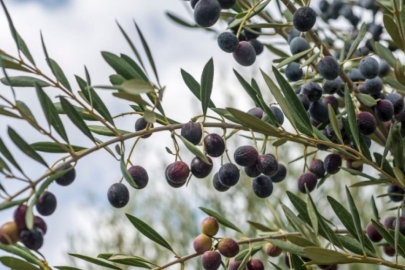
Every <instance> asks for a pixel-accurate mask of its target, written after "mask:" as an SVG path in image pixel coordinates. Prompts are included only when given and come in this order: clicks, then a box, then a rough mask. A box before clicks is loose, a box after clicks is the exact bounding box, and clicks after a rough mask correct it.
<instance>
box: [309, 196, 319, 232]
mask: <svg viewBox="0 0 405 270" xmlns="http://www.w3.org/2000/svg"><path fill="white" fill-rule="evenodd" d="M307 209H308V215H309V218H310V219H311V225H312V229H313V230H314V233H315V235H318V216H317V214H316V212H317V210H316V206H315V204H314V202H313V200H312V197H311V195H310V194H309V192H308V197H307Z"/></svg>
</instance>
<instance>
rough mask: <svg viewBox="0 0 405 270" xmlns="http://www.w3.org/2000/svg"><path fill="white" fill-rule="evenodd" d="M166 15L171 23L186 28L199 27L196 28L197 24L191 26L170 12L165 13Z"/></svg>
mask: <svg viewBox="0 0 405 270" xmlns="http://www.w3.org/2000/svg"><path fill="white" fill-rule="evenodd" d="M166 15H167V17H169V19H170V20H172V21H173V22H175V23H177V24H179V25H181V26H184V27H188V28H199V27H200V26H198V24H195V23H194V24H191V23H188V22H186V21H185V20H183V19H180V18H179V17H178V16H177V15H174V14H173V13H171V12H166Z"/></svg>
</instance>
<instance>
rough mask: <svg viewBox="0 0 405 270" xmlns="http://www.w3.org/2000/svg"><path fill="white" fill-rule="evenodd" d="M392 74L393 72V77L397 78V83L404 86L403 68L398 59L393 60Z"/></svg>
mask: <svg viewBox="0 0 405 270" xmlns="http://www.w3.org/2000/svg"><path fill="white" fill-rule="evenodd" d="M394 72H395V77H396V78H397V80H398V82H400V83H401V84H402V85H405V74H404V68H403V67H402V64H401V62H400V61H399V59H396V60H395V65H394Z"/></svg>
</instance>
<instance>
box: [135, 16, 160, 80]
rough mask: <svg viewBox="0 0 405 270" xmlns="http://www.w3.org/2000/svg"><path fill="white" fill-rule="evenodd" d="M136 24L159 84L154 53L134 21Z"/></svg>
mask: <svg viewBox="0 0 405 270" xmlns="http://www.w3.org/2000/svg"><path fill="white" fill-rule="evenodd" d="M134 24H135V27H136V30H137V31H138V35H139V37H140V38H141V42H142V45H143V49H144V50H145V53H146V56H147V57H148V60H149V64H150V65H151V67H152V70H153V73H154V74H155V77H156V80H157V82H158V83H159V75H158V72H157V70H156V66H155V61H154V60H153V56H152V53H151V51H150V49H149V46H148V43H147V42H146V40H145V38H144V36H143V34H142V32H141V29H139V27H138V25H137V24H136V22H135V21H134Z"/></svg>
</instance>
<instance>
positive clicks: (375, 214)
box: [371, 196, 380, 220]
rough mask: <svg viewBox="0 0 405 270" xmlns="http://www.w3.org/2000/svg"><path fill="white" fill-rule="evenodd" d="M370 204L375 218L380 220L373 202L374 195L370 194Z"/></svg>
mask: <svg viewBox="0 0 405 270" xmlns="http://www.w3.org/2000/svg"><path fill="white" fill-rule="evenodd" d="M371 206H372V207H373V214H374V218H375V219H376V220H380V215H379V214H378V207H377V204H376V203H375V200H374V196H371Z"/></svg>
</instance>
